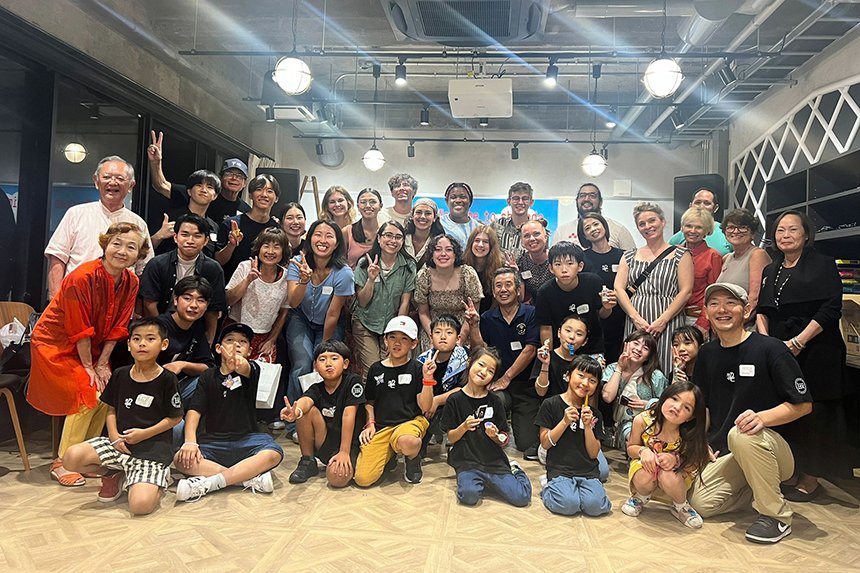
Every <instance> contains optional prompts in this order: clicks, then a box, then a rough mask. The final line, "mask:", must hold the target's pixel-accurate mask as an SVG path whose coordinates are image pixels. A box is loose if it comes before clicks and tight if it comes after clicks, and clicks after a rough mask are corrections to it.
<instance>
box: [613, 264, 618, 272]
mask: <svg viewBox="0 0 860 573" xmlns="http://www.w3.org/2000/svg"><path fill="white" fill-rule="evenodd" d="M612 272H613V273H617V272H618V265H612Z"/></svg>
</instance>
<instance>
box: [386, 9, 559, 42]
mask: <svg viewBox="0 0 860 573" xmlns="http://www.w3.org/2000/svg"><path fill="white" fill-rule="evenodd" d="M380 2H381V3H382V7H383V9H384V11H385V16H386V17H387V18H388V22H389V24H390V25H391V29H392V30H393V31H394V36H395V37H396V38H397V39H398V40H399V41H405V40H417V41H421V42H438V43H440V44H443V45H446V46H489V45H493V44H510V43H515V42H521V41H523V40H537V39H540V37H541V36H542V35H543V32H544V28H546V19H547V16H548V15H549V12H550V7H549V4H550V0H380Z"/></svg>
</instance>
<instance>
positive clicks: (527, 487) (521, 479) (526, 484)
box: [457, 470, 532, 507]
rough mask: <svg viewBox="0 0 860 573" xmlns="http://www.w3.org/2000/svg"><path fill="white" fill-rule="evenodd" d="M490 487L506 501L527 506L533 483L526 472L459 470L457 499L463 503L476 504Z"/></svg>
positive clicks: (519, 505) (517, 505) (518, 505)
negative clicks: (496, 472) (495, 472)
mask: <svg viewBox="0 0 860 573" xmlns="http://www.w3.org/2000/svg"><path fill="white" fill-rule="evenodd" d="M485 487H488V488H489V489H490V491H493V492H495V493H497V494H499V495H500V496H501V498H502V499H504V500H505V501H506V502H508V503H510V504H511V505H514V506H516V507H525V506H527V505H528V504H529V501H530V500H531V498H532V484H531V482H530V481H529V476H527V475H526V472H523V471H518V472H517V473H515V474H514V473H503V474H491V473H487V472H484V471H481V470H464V471H461V472H457V500H458V501H459V502H460V503H462V504H463V505H476V504H477V503H478V502H479V501H480V500H481V496H482V495H483V493H484V488H485Z"/></svg>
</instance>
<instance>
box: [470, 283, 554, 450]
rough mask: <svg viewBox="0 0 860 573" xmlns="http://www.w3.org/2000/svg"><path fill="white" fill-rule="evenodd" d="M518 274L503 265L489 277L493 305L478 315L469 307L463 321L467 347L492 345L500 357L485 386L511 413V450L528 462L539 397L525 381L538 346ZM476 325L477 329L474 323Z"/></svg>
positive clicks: (535, 432)
mask: <svg viewBox="0 0 860 573" xmlns="http://www.w3.org/2000/svg"><path fill="white" fill-rule="evenodd" d="M521 287H522V284H521V281H520V275H519V273H518V272H516V271H515V270H514V269H511V268H507V267H502V268H500V269H499V270H497V271H496V274H495V275H494V276H493V297H494V298H495V299H496V304H497V306H495V307H493V308H491V309H490V310H488V311H487V312H485V313H484V314H482V315H480V318H479V317H478V313H477V311H475V308H474V305H467V312H466V320H468V321H469V323H470V325H471V328H470V329H469V330H470V333H471V339H472V348H476V347H478V346H485V345H486V346H493V347H495V348H496V350H497V351H498V352H499V356H500V357H501V358H502V365H501V368H500V369H499V372H501V373H502V375H501V376H500V377H499V379H498V380H496V381H495V382H493V383H492V384H490V386H489V389H490V390H493V391H496V392H498V394H499V396H500V397H501V398H502V401H503V402H504V403H505V409H507V410H510V411H511V428H512V430H513V432H514V438H515V443H516V447H517V449H518V450H519V451H521V452H524V453H523V457H524V458H525V459H527V460H536V459H537V446H538V428H537V426H535V423H534V420H535V416H537V413H538V408H539V407H540V398H538V395H537V394H536V393H535V389H534V385H533V384H530V383H529V373H530V372H531V369H532V362H533V361H534V358H535V355H536V354H537V347H538V346H539V344H540V339H539V334H540V331H539V329H538V326H537V322H536V321H535V309H534V307H533V306H531V305H528V304H520V299H519V291H520V288H521ZM479 323H480V327H479V328H478V324H479Z"/></svg>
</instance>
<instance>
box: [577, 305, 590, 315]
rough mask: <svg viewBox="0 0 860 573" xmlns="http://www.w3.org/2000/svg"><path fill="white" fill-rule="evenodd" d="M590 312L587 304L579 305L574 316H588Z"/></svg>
mask: <svg viewBox="0 0 860 573" xmlns="http://www.w3.org/2000/svg"><path fill="white" fill-rule="evenodd" d="M589 310H591V307H590V306H588V305H587V304H581V305H579V306H578V307H576V314H588V311H589Z"/></svg>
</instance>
